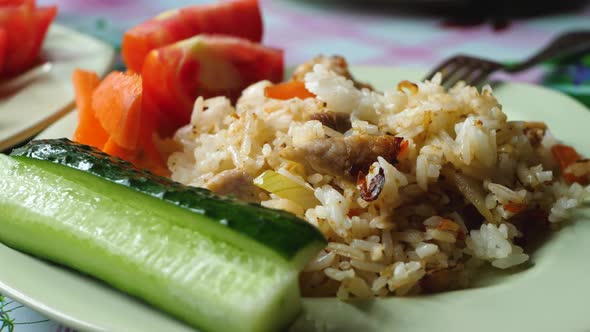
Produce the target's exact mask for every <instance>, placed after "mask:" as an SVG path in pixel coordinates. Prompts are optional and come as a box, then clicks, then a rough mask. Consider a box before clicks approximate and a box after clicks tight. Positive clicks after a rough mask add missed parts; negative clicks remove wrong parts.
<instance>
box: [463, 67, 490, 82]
mask: <svg viewBox="0 0 590 332" xmlns="http://www.w3.org/2000/svg"><path fill="white" fill-rule="evenodd" d="M492 71H493V68H491V67H488V68H479V69H478V70H476V71H474V72H473V74H472V75H471V76H470V77H469V78H467V79H466V80H465V83H466V84H467V85H473V86H478V85H480V84H481V83H482V82H483V81H484V80H485V79H486V78H488V76H490V73H491V72H492Z"/></svg>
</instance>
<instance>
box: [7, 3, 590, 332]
mask: <svg viewBox="0 0 590 332" xmlns="http://www.w3.org/2000/svg"><path fill="white" fill-rule="evenodd" d="M39 2H40V3H57V4H58V6H59V8H60V13H59V16H58V22H60V23H61V24H64V25H67V26H70V27H74V28H76V29H78V30H80V31H82V32H86V33H89V34H91V35H94V36H96V37H98V38H100V39H103V40H105V41H107V42H108V43H111V44H112V45H113V46H115V47H117V48H118V47H120V40H121V36H122V34H123V32H124V31H125V30H126V29H127V28H129V27H130V26H132V25H134V24H137V23H139V22H140V21H142V20H144V19H146V18H148V17H151V16H153V15H155V14H157V13H159V12H161V11H164V10H166V9H170V8H175V7H179V6H186V5H192V4H195V3H199V2H206V1H203V0H192V1H189V0H126V1H114V0H111V1H105V0H84V1H80V0H41V1H39ZM260 2H261V6H262V8H263V13H264V20H265V26H266V27H265V28H266V29H265V37H264V42H265V43H266V44H268V45H272V46H276V47H280V48H283V49H284V50H285V54H286V62H287V65H296V64H298V63H300V62H302V61H305V60H307V59H309V58H310V57H313V56H314V55H317V54H319V53H322V54H341V55H344V56H345V57H346V58H347V59H348V61H349V62H350V63H351V64H355V65H360V64H362V65H380V66H383V65H385V66H404V67H420V68H428V67H431V66H432V65H434V64H435V63H437V62H438V61H440V60H442V59H444V58H445V57H448V56H451V55H453V54H456V53H469V54H473V55H478V56H484V57H488V58H491V59H495V60H499V61H505V62H511V61H516V60H519V59H523V58H525V57H527V56H528V55H530V54H532V53H533V52H534V51H535V50H537V49H538V48H539V47H541V46H543V45H544V44H545V43H547V42H548V41H549V40H550V39H551V38H553V37H555V36H556V35H558V34H559V33H561V32H564V31H569V30H574V29H590V6H587V7H586V8H585V9H583V10H578V11H576V12H573V13H560V14H556V15H550V16H543V17H537V18H531V19H521V20H514V21H512V22H510V23H509V25H508V26H507V27H505V28H503V29H495V28H494V27H493V26H492V25H491V24H488V23H486V22H482V23H481V24H477V25H473V26H462V27H457V26H449V25H447V24H443V19H442V18H439V17H432V16H415V15H414V16H410V15H408V14H407V13H406V12H399V11H398V10H396V9H394V8H393V7H391V6H387V5H386V4H387V1H381V2H379V3H380V4H381V5H371V6H370V7H364V6H363V5H362V4H363V3H365V2H364V1H360V0H358V1H352V0H350V1H320V0H317V1H311V0H309V1H295V0H260ZM381 6H383V7H381ZM118 66H122V64H121V63H120V62H119V64H118ZM512 79H514V80H518V81H526V82H532V83H536V84H541V85H545V86H549V87H552V88H555V89H558V90H560V91H563V92H566V93H568V94H570V95H572V96H574V97H575V98H577V99H579V100H580V101H582V102H584V103H585V104H586V105H589V106H590V54H589V55H586V56H585V57H581V58H578V59H573V60H568V61H565V62H557V63H547V64H544V65H542V66H538V67H537V68H535V69H533V70H530V71H528V72H526V73H523V74H520V75H517V76H515V77H513V78H512ZM2 268H18V267H5V266H2V265H1V263H0V269H2ZM31 277H32V278H33V277H34V276H31ZM4 303H5V305H4V306H3V307H1V308H2V309H0V332H5V331H13V330H14V331H16V332H49V331H51V332H70V331H72V330H71V329H69V328H67V327H65V326H61V325H59V324H58V323H56V322H53V321H50V320H47V319H46V318H45V317H43V316H41V315H39V314H37V313H35V312H34V311H32V310H30V309H28V308H26V307H24V306H21V305H20V304H18V303H16V302H12V300H10V299H6V300H5V301H4ZM3 317H9V318H6V319H5V320H6V321H7V322H8V321H11V322H12V323H5V324H4V325H1V324H2V323H1V321H2V320H1V319H2V318H3Z"/></svg>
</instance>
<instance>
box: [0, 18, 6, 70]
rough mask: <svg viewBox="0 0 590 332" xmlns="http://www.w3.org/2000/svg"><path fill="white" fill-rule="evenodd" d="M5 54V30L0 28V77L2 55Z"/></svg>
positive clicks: (2, 63) (2, 66) (2, 64)
mask: <svg viewBox="0 0 590 332" xmlns="http://www.w3.org/2000/svg"><path fill="white" fill-rule="evenodd" d="M5 54H6V31H5V30H4V29H3V28H0V77H1V76H2V70H3V68H4V56H5Z"/></svg>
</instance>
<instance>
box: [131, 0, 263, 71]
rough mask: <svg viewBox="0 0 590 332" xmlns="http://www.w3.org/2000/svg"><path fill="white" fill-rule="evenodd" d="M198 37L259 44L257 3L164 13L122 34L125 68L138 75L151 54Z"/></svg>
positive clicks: (240, 0)
mask: <svg viewBox="0 0 590 332" xmlns="http://www.w3.org/2000/svg"><path fill="white" fill-rule="evenodd" d="M198 34H224V35H230V36H236V37H242V38H246V39H249V40H251V41H254V42H260V41H261V40H262V17H261V14H260V8H259V6H258V0H233V1H227V2H222V3H216V4H209V5H197V6H191V7H185V8H179V9H175V10H171V11H168V12H164V13H162V14H160V15H158V16H156V17H154V18H152V19H150V20H148V21H145V22H143V23H141V24H139V25H137V26H136V27H133V28H131V29H130V30H128V31H127V32H125V35H124V36H123V45H122V50H121V53H122V56H123V60H124V61H125V63H126V64H127V67H129V68H130V69H132V70H134V71H136V72H140V71H141V68H142V66H143V62H144V59H145V57H146V55H147V54H148V53H149V52H150V51H151V50H153V49H156V48H159V47H162V46H166V45H169V44H172V43H175V42H177V41H180V40H183V39H186V38H189V37H193V36H196V35H198Z"/></svg>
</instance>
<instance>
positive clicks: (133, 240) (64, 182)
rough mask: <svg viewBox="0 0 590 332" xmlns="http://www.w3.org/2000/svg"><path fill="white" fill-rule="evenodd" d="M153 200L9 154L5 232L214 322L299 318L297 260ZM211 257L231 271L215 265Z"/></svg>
mask: <svg viewBox="0 0 590 332" xmlns="http://www.w3.org/2000/svg"><path fill="white" fill-rule="evenodd" d="M80 183H82V185H80ZM134 198H137V199H134ZM150 201H153V202H157V200H155V199H153V198H151V197H148V196H145V195H141V194H139V193H136V192H134V191H132V190H130V189H129V188H126V187H123V186H118V185H115V184H112V183H109V182H107V181H104V180H102V179H100V178H98V177H95V176H93V175H90V174H87V173H83V172H80V171H78V170H75V169H70V168H67V167H63V166H60V165H56V164H52V163H49V162H46V161H39V160H33V159H29V160H27V159H26V158H15V159H13V158H9V157H6V156H3V155H0V215H1V216H2V218H1V219H0V240H1V241H2V242H4V243H6V244H7V245H9V246H11V247H13V248H15V249H18V250H22V251H24V252H27V253H31V254H33V255H36V256H39V257H42V258H46V259H49V260H52V261H55V262H58V263H61V264H63V265H66V266H69V267H72V268H74V269H76V270H79V271H81V272H84V273H88V274H90V275H92V276H95V277H97V278H99V279H101V280H103V281H106V282H107V283H109V284H111V285H113V286H115V287H116V288H119V289H121V290H124V291H126V292H128V293H129V294H132V295H135V296H137V297H139V298H141V299H144V300H146V301H147V302H149V303H151V304H153V305H154V306H156V307H159V308H161V309H163V310H165V311H167V312H169V313H171V314H172V315H174V316H176V317H178V318H180V319H182V320H184V321H186V322H188V323H190V324H191V325H193V326H198V327H200V328H202V329H204V330H205V331H270V330H275V329H278V328H281V327H284V326H285V325H286V324H288V322H289V321H290V320H291V319H292V318H294V316H295V315H296V314H297V312H298V310H299V308H300V298H299V290H298V285H297V271H296V270H294V269H293V268H291V267H289V266H288V265H284V264H279V263H277V262H276V261H275V260H273V259H268V257H264V256H260V255H254V256H252V255H251V254H249V253H248V252H245V251H244V250H242V249H241V248H238V247H235V246H233V245H232V244H231V243H219V242H218V241H217V240H211V239H210V238H208V237H206V236H203V235H201V234H198V233H197V232H195V231H194V230H192V229H190V228H183V227H179V226H178V225H177V224H176V221H175V220H173V219H175V217H176V215H172V216H170V217H168V218H164V217H163V216H162V215H161V214H159V213H158V212H159V210H160V208H159V207H158V206H157V204H154V205H152V204H149V203H150ZM140 207H143V208H140ZM195 237H197V238H200V239H201V241H199V242H196V241H195V242H194V243H193V241H192V240H193V239H194V238H195ZM203 243H215V244H213V245H205V246H202V245H201V247H199V244H203ZM157 244H161V245H160V246H158V245H157ZM203 252H205V253H203ZM209 254H210V255H209ZM199 255H200V256H199ZM209 256H211V257H214V258H215V259H213V260H211V259H210V258H208V257H209ZM203 257H204V258H203ZM198 258H203V260H205V261H199V260H198ZM226 260H229V261H231V262H233V264H234V265H235V266H229V267H228V266H226V265H224V264H226ZM212 266H213V268H215V267H216V266H219V271H221V272H226V273H225V274H224V275H213V276H211V275H209V274H207V273H211V269H212ZM242 269H245V270H242ZM213 271H215V270H213ZM228 271H229V272H228ZM232 271H233V272H232ZM242 271H243V272H242ZM241 273H245V275H242V274H241ZM248 276H250V278H248ZM258 278H260V279H261V280H258ZM240 283H242V284H240ZM243 283H245V284H246V285H245V286H243Z"/></svg>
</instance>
